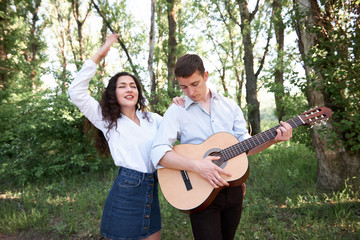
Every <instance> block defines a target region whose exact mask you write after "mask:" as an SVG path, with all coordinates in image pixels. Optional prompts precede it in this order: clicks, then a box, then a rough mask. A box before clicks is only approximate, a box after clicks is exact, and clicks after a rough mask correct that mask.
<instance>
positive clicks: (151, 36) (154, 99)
mask: <svg viewBox="0 0 360 240" xmlns="http://www.w3.org/2000/svg"><path fill="white" fill-rule="evenodd" d="M150 1H151V19H150V33H149V58H148V70H149V75H150V108H151V110H152V111H154V110H155V108H154V106H155V105H156V104H157V103H158V102H159V99H158V96H157V95H156V79H155V73H154V68H153V62H154V47H155V42H154V36H155V0H150Z"/></svg>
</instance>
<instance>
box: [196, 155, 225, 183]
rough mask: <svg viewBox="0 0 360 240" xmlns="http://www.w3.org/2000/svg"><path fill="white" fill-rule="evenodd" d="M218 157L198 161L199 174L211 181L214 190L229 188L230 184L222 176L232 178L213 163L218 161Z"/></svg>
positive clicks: (208, 157)
mask: <svg viewBox="0 0 360 240" xmlns="http://www.w3.org/2000/svg"><path fill="white" fill-rule="evenodd" d="M218 159H219V157H217V156H207V157H206V158H204V159H202V160H200V161H196V162H197V171H196V172H197V173H198V174H199V175H200V176H201V177H203V178H205V179H206V180H208V181H209V183H210V184H211V185H212V186H213V187H214V188H219V187H223V186H229V183H228V182H227V181H226V180H225V179H224V178H223V177H222V176H221V174H223V175H226V176H229V177H231V174H230V173H229V172H228V171H226V170H224V169H222V168H220V167H218V166H217V165H216V164H214V163H213V162H212V161H215V160H218Z"/></svg>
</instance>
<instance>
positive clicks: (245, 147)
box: [220, 116, 304, 161]
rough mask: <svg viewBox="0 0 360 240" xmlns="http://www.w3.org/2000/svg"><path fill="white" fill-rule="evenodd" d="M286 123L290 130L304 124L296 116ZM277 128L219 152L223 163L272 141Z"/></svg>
mask: <svg viewBox="0 0 360 240" xmlns="http://www.w3.org/2000/svg"><path fill="white" fill-rule="evenodd" d="M286 122H287V123H289V124H290V125H291V127H292V128H296V127H298V126H300V125H303V124H304V121H303V120H302V119H301V117H300V116H297V117H295V118H293V119H290V120H288V121H286ZM279 127H280V125H277V126H275V127H273V128H270V129H268V130H266V131H264V132H261V133H258V134H256V135H255V136H253V137H251V138H248V139H246V140H244V141H241V142H239V143H237V144H235V145H232V146H230V147H228V148H225V149H223V150H221V151H220V153H221V155H222V156H223V157H224V160H225V161H227V160H229V159H231V158H234V157H236V156H238V155H240V154H242V153H244V152H247V151H249V150H250V149H253V148H254V147H257V146H259V145H261V144H263V143H266V142H268V141H270V140H271V139H274V138H275V137H276V134H277V132H276V129H277V128H279Z"/></svg>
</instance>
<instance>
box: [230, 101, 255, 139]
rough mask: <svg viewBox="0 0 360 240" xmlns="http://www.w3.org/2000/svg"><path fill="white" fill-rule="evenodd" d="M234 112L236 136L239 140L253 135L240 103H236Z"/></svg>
mask: <svg viewBox="0 0 360 240" xmlns="http://www.w3.org/2000/svg"><path fill="white" fill-rule="evenodd" d="M234 113H235V114H234V117H235V118H234V127H233V131H234V136H235V137H236V138H237V139H238V140H239V142H241V141H244V140H245V139H248V138H250V137H251V136H250V134H249V132H248V131H247V128H246V120H245V118H244V114H243V112H242V111H241V109H240V107H239V106H238V105H235V110H234Z"/></svg>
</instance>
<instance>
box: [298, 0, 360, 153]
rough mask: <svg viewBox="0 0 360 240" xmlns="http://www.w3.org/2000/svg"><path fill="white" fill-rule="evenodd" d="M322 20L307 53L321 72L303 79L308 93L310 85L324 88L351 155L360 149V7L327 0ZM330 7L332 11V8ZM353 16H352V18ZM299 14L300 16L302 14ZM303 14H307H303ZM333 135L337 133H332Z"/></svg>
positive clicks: (337, 130) (339, 135)
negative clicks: (359, 24)
mask: <svg viewBox="0 0 360 240" xmlns="http://www.w3.org/2000/svg"><path fill="white" fill-rule="evenodd" d="M322 5H323V6H322V7H324V9H323V10H322V12H321V14H322V16H321V17H320V19H321V23H319V24H318V25H317V26H315V27H313V28H312V29H309V31H311V33H313V34H316V36H318V38H317V42H316V45H315V46H312V49H311V50H310V53H309V54H308V56H306V59H305V61H306V63H307V64H308V66H310V67H311V68H313V69H315V71H318V72H319V73H320V74H314V76H309V79H307V80H308V82H306V83H305V82H301V83H299V85H301V89H303V90H304V92H305V93H307V92H308V90H309V88H315V89H316V90H318V91H321V92H322V93H323V94H324V96H325V105H326V106H328V107H330V108H331V109H332V110H333V114H332V118H331V120H332V121H331V123H332V125H333V126H334V133H336V135H337V136H335V137H333V138H332V139H329V142H330V144H332V145H333V146H335V145H336V144H334V143H335V142H336V141H342V145H343V146H344V147H345V148H346V150H347V151H349V152H351V153H352V154H358V153H359V152H360V137H359V132H360V121H359V118H360V105H359V98H360V86H359V84H358V79H359V77H358V73H359V71H360V48H359V32H360V30H359V26H358V21H359V19H360V16H359V13H358V11H357V9H358V6H357V5H356V3H354V2H351V1H350V2H342V1H334V2H324V3H323V4H322ZM330 9H331V10H330ZM350 16H351V17H350ZM299 17H300V16H299ZM301 17H304V16H301ZM333 135H334V134H333Z"/></svg>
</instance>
